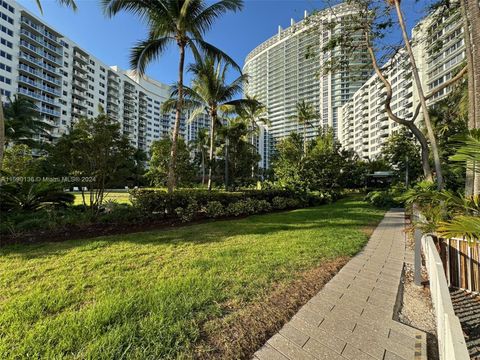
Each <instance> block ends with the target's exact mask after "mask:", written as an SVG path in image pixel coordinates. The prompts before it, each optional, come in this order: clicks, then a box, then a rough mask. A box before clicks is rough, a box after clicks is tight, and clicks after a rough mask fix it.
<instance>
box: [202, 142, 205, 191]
mask: <svg viewBox="0 0 480 360" xmlns="http://www.w3.org/2000/svg"><path fill="white" fill-rule="evenodd" d="M202 146H203V145H202ZM204 185H205V151H203V149H202V186H204Z"/></svg>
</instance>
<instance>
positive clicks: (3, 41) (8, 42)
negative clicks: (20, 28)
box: [0, 38, 13, 49]
mask: <svg viewBox="0 0 480 360" xmlns="http://www.w3.org/2000/svg"><path fill="white" fill-rule="evenodd" d="M0 42H1V43H2V44H3V45H5V46H6V47H9V48H10V49H11V48H12V47H13V44H12V43H11V42H10V41H8V40H6V39H4V38H1V40H0Z"/></svg>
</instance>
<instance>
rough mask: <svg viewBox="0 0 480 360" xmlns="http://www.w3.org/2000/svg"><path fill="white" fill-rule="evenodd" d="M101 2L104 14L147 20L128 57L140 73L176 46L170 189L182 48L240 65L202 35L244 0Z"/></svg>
mask: <svg viewBox="0 0 480 360" xmlns="http://www.w3.org/2000/svg"><path fill="white" fill-rule="evenodd" d="M102 3H103V8H104V11H105V14H106V15H107V16H110V17H111V16H114V15H116V14H118V13H119V12H121V11H128V12H131V13H133V14H135V15H138V16H139V17H140V18H141V19H142V20H145V21H146V23H147V26H148V38H147V39H146V40H144V41H140V42H138V43H137V44H136V45H135V47H134V48H133V49H132V54H131V59H130V63H131V65H132V66H133V67H134V68H135V69H136V71H137V73H138V74H139V75H143V74H144V72H145V68H146V66H147V65H148V64H149V63H150V62H152V61H153V60H155V59H157V58H158V57H159V56H160V55H162V54H163V52H164V51H165V50H166V48H167V46H168V45H169V44H172V43H174V44H176V45H177V47H178V51H179V64H178V84H177V89H178V94H177V103H176V115H175V126H174V129H173V133H172V150H171V157H170V162H169V167H168V168H169V169H168V180H167V184H168V191H169V192H172V191H173V190H174V188H175V167H176V158H177V140H178V133H179V129H180V119H181V115H182V108H183V100H184V91H183V72H184V64H185V51H186V50H187V49H191V50H192V52H193V54H194V56H195V57H196V58H198V57H199V52H198V49H201V50H203V52H205V53H206V54H210V55H216V56H220V57H222V58H223V59H224V60H225V61H227V62H229V63H231V64H232V65H234V66H236V67H237V68H238V69H240V68H239V67H238V65H236V64H235V62H234V61H233V60H232V59H231V58H230V57H229V56H228V55H226V54H225V53H223V52H222V51H221V50H219V49H218V48H216V47H214V46H213V45H211V44H209V43H207V42H205V41H204V40H203V35H204V34H205V32H206V31H207V30H209V29H210V28H211V26H212V24H213V22H214V20H215V19H217V18H218V17H220V15H222V14H224V13H226V12H228V11H238V10H241V9H242V7H243V0H221V1H217V2H215V3H213V4H210V5H207V2H206V1H204V0H102Z"/></svg>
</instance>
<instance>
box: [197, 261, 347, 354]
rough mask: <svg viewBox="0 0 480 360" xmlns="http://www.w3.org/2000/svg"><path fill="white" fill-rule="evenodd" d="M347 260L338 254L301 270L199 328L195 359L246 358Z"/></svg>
mask: <svg viewBox="0 0 480 360" xmlns="http://www.w3.org/2000/svg"><path fill="white" fill-rule="evenodd" d="M348 260H350V258H348V257H340V258H337V259H335V260H332V261H327V262H325V263H323V264H322V265H320V266H319V267H316V268H314V269H312V270H308V271H306V272H304V273H303V274H302V275H301V277H300V278H299V279H298V280H295V281H292V282H290V283H289V284H286V285H281V286H277V287H276V288H274V289H273V291H271V292H270V293H269V294H268V295H267V296H266V298H265V299H261V301H257V302H255V303H253V304H250V305H247V306H246V307H244V308H242V309H228V310H230V311H232V312H233V311H234V313H233V314H231V315H227V316H226V317H224V318H222V319H216V320H211V321H209V322H207V323H206V324H205V325H204V327H203V333H202V339H201V341H200V343H199V345H198V347H197V348H196V353H195V356H194V357H195V358H196V359H205V360H207V359H232V360H233V359H236V360H237V359H250V358H251V357H252V355H253V354H254V353H255V351H257V350H258V349H259V348H260V347H262V346H263V344H264V343H265V342H266V341H267V340H268V339H269V338H270V337H271V336H272V335H274V334H275V333H276V332H277V331H278V330H280V329H281V328H282V326H283V325H284V324H285V323H286V322H288V321H289V320H290V319H291V318H292V316H293V315H294V314H295V313H296V312H297V311H298V310H299V309H300V308H301V307H302V306H303V305H305V304H306V303H307V302H308V301H309V300H310V299H311V298H312V297H313V296H314V295H315V294H317V293H318V292H319V291H320V290H321V289H322V288H323V286H324V285H325V284H326V283H327V282H328V281H329V280H330V279H331V278H332V277H333V276H334V275H335V274H336V273H337V272H338V271H339V270H340V269H341V268H342V267H343V266H344V265H345V264H346V263H347V262H348Z"/></svg>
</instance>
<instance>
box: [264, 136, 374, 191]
mask: <svg viewBox="0 0 480 360" xmlns="http://www.w3.org/2000/svg"><path fill="white" fill-rule="evenodd" d="M307 149H308V150H307V152H306V155H304V151H303V141H302V137H301V136H299V135H298V134H297V133H291V134H290V135H289V136H288V137H286V138H285V139H282V140H280V141H279V143H278V144H277V151H276V153H275V157H274V160H273V171H274V174H275V180H276V186H278V187H280V188H287V189H292V190H296V191H307V190H308V191H316V190H320V191H322V190H325V189H334V190H341V189H344V188H358V187H362V186H364V184H365V176H366V174H367V173H368V172H369V167H368V164H367V163H364V162H362V161H360V160H359V159H358V158H357V156H356V155H355V154H354V153H353V152H351V151H346V150H343V149H342V148H341V147H340V144H339V143H338V142H336V141H335V140H334V137H333V132H332V131H331V130H330V129H327V130H325V131H322V132H320V134H319V135H318V136H317V138H316V139H314V140H312V141H310V142H309V143H308V144H307Z"/></svg>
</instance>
